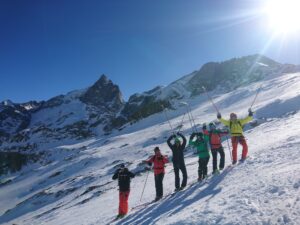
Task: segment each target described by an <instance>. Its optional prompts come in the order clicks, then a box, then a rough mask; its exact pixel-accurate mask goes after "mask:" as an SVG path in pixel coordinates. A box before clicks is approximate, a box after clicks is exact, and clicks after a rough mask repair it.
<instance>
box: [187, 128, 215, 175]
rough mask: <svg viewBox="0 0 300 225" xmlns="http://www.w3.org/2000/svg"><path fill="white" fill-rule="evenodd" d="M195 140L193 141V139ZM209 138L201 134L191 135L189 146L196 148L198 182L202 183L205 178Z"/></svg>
mask: <svg viewBox="0 0 300 225" xmlns="http://www.w3.org/2000/svg"><path fill="white" fill-rule="evenodd" d="M195 137H197V138H196V140H195V141H194V138H195ZM208 142H209V137H208V136H207V135H204V134H203V133H202V132H199V133H192V135H191V137H190V140H189V145H191V146H194V147H195V148H197V151H198V156H199V161H198V163H199V167H198V181H202V180H203V179H205V178H206V177H207V164H208V161H209V158H210V156H209V148H208Z"/></svg>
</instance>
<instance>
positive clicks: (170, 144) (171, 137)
mask: <svg viewBox="0 0 300 225" xmlns="http://www.w3.org/2000/svg"><path fill="white" fill-rule="evenodd" d="M174 137H175V135H171V136H170V137H169V138H168V140H167V144H168V146H169V147H170V148H172V147H173V145H172V143H171V140H172V139H173V138H174Z"/></svg>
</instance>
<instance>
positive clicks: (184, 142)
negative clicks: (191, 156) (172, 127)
mask: <svg viewBox="0 0 300 225" xmlns="http://www.w3.org/2000/svg"><path fill="white" fill-rule="evenodd" d="M177 135H179V136H180V137H181V138H182V140H183V143H182V145H181V146H184V147H185V146H186V138H185V136H183V134H182V133H177Z"/></svg>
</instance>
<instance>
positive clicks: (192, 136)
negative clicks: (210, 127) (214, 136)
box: [190, 133, 196, 141]
mask: <svg viewBox="0 0 300 225" xmlns="http://www.w3.org/2000/svg"><path fill="white" fill-rule="evenodd" d="M195 136H196V134H195V133H192V135H191V136H190V141H191V140H193V139H194V137H195Z"/></svg>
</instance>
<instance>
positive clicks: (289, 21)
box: [265, 0, 300, 34]
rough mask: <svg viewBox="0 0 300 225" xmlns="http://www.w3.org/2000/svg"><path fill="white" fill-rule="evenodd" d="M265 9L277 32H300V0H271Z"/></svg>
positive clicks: (272, 26) (271, 24)
mask: <svg viewBox="0 0 300 225" xmlns="http://www.w3.org/2000/svg"><path fill="white" fill-rule="evenodd" d="M265 11H266V13H267V15H268V18H269V23H270V26H271V28H272V29H273V30H274V31H275V32H276V33H285V34H286V33H300V0H271V1H269V2H268V4H267V6H266V8H265Z"/></svg>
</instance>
